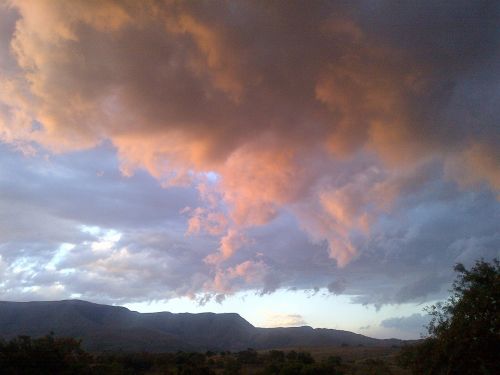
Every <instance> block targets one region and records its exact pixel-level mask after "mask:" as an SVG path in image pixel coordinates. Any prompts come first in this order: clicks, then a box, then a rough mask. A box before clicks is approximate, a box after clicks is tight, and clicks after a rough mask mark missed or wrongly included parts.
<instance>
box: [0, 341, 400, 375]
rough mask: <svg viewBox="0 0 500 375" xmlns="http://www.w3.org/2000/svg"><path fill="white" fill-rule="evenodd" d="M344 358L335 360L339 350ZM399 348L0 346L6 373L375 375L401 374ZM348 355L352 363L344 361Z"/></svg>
mask: <svg viewBox="0 0 500 375" xmlns="http://www.w3.org/2000/svg"><path fill="white" fill-rule="evenodd" d="M337 350H338V351H339V353H340V354H341V355H342V357H341V356H339V355H332V353H335V352H336V351H337ZM396 350H397V349H393V348H392V349H391V348H386V349H383V350H382V351H381V350H380V348H373V350H372V349H371V348H361V347H356V348H345V347H344V348H331V349H330V350H326V349H324V348H323V349H321V350H320V351H318V352H317V353H321V354H318V355H313V354H311V353H310V352H307V351H302V350H288V351H280V350H271V351H265V352H257V351H255V350H252V349H247V350H244V351H241V352H237V353H230V352H219V353H214V352H206V353H185V352H177V353H100V354H91V353H88V352H85V351H84V350H83V349H81V347H80V342H79V341H78V340H75V339H72V338H55V337H53V336H52V335H48V336H46V337H42V338H37V339H31V338H30V337H27V336H21V337H18V338H16V339H13V340H11V341H8V342H5V341H3V342H0V369H1V373H2V374H16V375H17V374H19V375H21V374H22V375H31V374H195V375H196V374H329V375H340V374H345V375H349V374H372V375H378V374H380V375H390V374H394V375H398V374H403V373H402V372H398V371H396V372H394V364H393V362H394V361H391V360H388V359H387V358H393V357H394V356H392V357H390V356H389V357H388V354H391V353H392V354H393V353H394V352H395V351H396ZM345 355H347V358H349V359H347V360H344V359H343V357H345Z"/></svg>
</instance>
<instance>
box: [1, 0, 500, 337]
mask: <svg viewBox="0 0 500 375" xmlns="http://www.w3.org/2000/svg"><path fill="white" fill-rule="evenodd" d="M499 24H500V4H499V3H498V2H497V1H454V2H436V1H425V0H424V1H419V2H401V3H394V2H387V1H373V0H372V1H348V2H345V1H319V0H317V1H310V2H303V1H273V2H266V1H189V2H183V1H170V0H165V1H160V0H158V1H148V0H145V1H141V2H138V1H126V0H123V1H111V0H109V1H107V0H106V1H92V0H89V1H84V0H74V1H71V2H68V1H62V0H61V1H59V0H37V1H20V0H0V275H1V277H0V300H9V301H28V300H59V299H69V298H78V299H84V300H88V301H92V302H97V303H106V304H115V305H124V306H127V307H129V308H130V309H133V310H137V311H143V312H151V311H162V310H168V311H172V312H185V311H189V312H201V311H214V312H237V313H239V314H240V315H242V316H243V317H244V318H246V319H247V320H248V321H249V322H251V323H252V324H254V325H256V326H263V327H264V326H265V327H275V326H298V325H310V326H313V327H325V328H335V329H344V330H350V331H354V332H358V333H362V334H365V335H369V336H373V337H380V338H385V337H399V338H418V337H420V334H421V333H425V329H424V328H423V325H425V324H426V322H427V321H428V317H427V315H426V313H425V312H424V311H423V309H424V307H425V306H427V305H429V304H432V303H435V302H436V301H439V300H443V299H444V298H446V297H447V296H448V294H449V289H450V286H451V282H452V281H453V279H454V276H455V275H454V272H453V266H454V265H455V264H456V263H458V262H460V263H463V264H464V265H466V266H470V265H472V264H473V263H474V261H475V260H476V259H479V258H484V259H485V260H491V259H492V258H494V257H499V256H500V124H499V122H500V106H499V105H498V103H500V28H499V27H498V25H499Z"/></svg>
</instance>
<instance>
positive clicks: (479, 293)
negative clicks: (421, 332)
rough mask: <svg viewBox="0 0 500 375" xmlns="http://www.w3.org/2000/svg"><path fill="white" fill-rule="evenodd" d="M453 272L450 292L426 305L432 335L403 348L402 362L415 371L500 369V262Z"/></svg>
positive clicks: (481, 371)
mask: <svg viewBox="0 0 500 375" xmlns="http://www.w3.org/2000/svg"><path fill="white" fill-rule="evenodd" d="M455 271H456V272H458V276H457V278H456V280H455V282H454V283H453V288H452V295H451V296H450V297H449V298H448V300H447V301H445V302H443V303H438V304H436V305H433V306H431V307H429V308H428V309H427V311H428V312H429V314H430V315H431V316H432V319H431V322H430V324H429V326H428V331H429V337H428V338H427V339H425V340H424V341H423V342H422V343H420V344H418V345H415V346H413V347H408V348H405V349H404V350H403V352H402V354H401V356H400V361H401V363H402V364H404V365H406V366H407V367H409V368H411V369H412V370H413V373H414V374H429V375H433V374H436V375H442V374H446V375H454V374H457V375H458V374H485V375H486V374H500V360H499V356H498V355H499V354H498V353H500V306H499V305H500V262H499V261H498V259H494V260H493V261H492V262H491V263H487V262H485V261H484V260H482V259H481V260H479V261H477V262H476V263H475V265H474V266H473V267H472V268H471V269H470V270H467V269H466V268H465V267H464V266H463V265H462V264H457V265H456V266H455Z"/></svg>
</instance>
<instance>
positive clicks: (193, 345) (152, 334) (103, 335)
mask: <svg viewBox="0 0 500 375" xmlns="http://www.w3.org/2000/svg"><path fill="white" fill-rule="evenodd" d="M49 332H54V334H55V335H57V336H72V337H77V338H81V339H82V345H83V347H84V348H86V349H87V350H91V351H103V350H124V351H151V352H158V351H177V350H185V351H188V350H195V351H199V350H208V349H211V350H243V349H246V348H249V347H251V348H255V349H269V348H285V347H297V346H311V347H312V346H315V347H320V346H336V345H341V344H348V345H353V346H354V345H365V346H390V345H399V344H401V343H402V341H401V340H396V339H390V340H378V339H374V338H370V337H366V336H363V335H359V334H355V333H352V332H348V331H339V330H333V329H313V328H311V327H294V328H257V327H254V326H253V325H251V324H250V323H249V322H247V321H246V320H245V319H243V318H242V317H241V316H239V315H238V314H214V313H201V314H188V313H184V314H173V313H170V312H159V313H138V312H136V311H130V310H128V309H127V308H125V307H119V306H108V305H100V304H95V303H90V302H86V301H80V300H65V301H54V302H0V337H3V338H12V337H14V336H17V335H29V336H33V337H37V336H42V335H46V334H48V333H49Z"/></svg>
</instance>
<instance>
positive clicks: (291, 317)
mask: <svg viewBox="0 0 500 375" xmlns="http://www.w3.org/2000/svg"><path fill="white" fill-rule="evenodd" d="M305 325H307V323H306V321H305V320H304V318H303V317H302V315H299V314H280V313H272V314H270V315H268V316H267V318H266V321H265V323H264V324H263V327H266V328H267V327H268V328H272V327H300V326H305Z"/></svg>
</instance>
